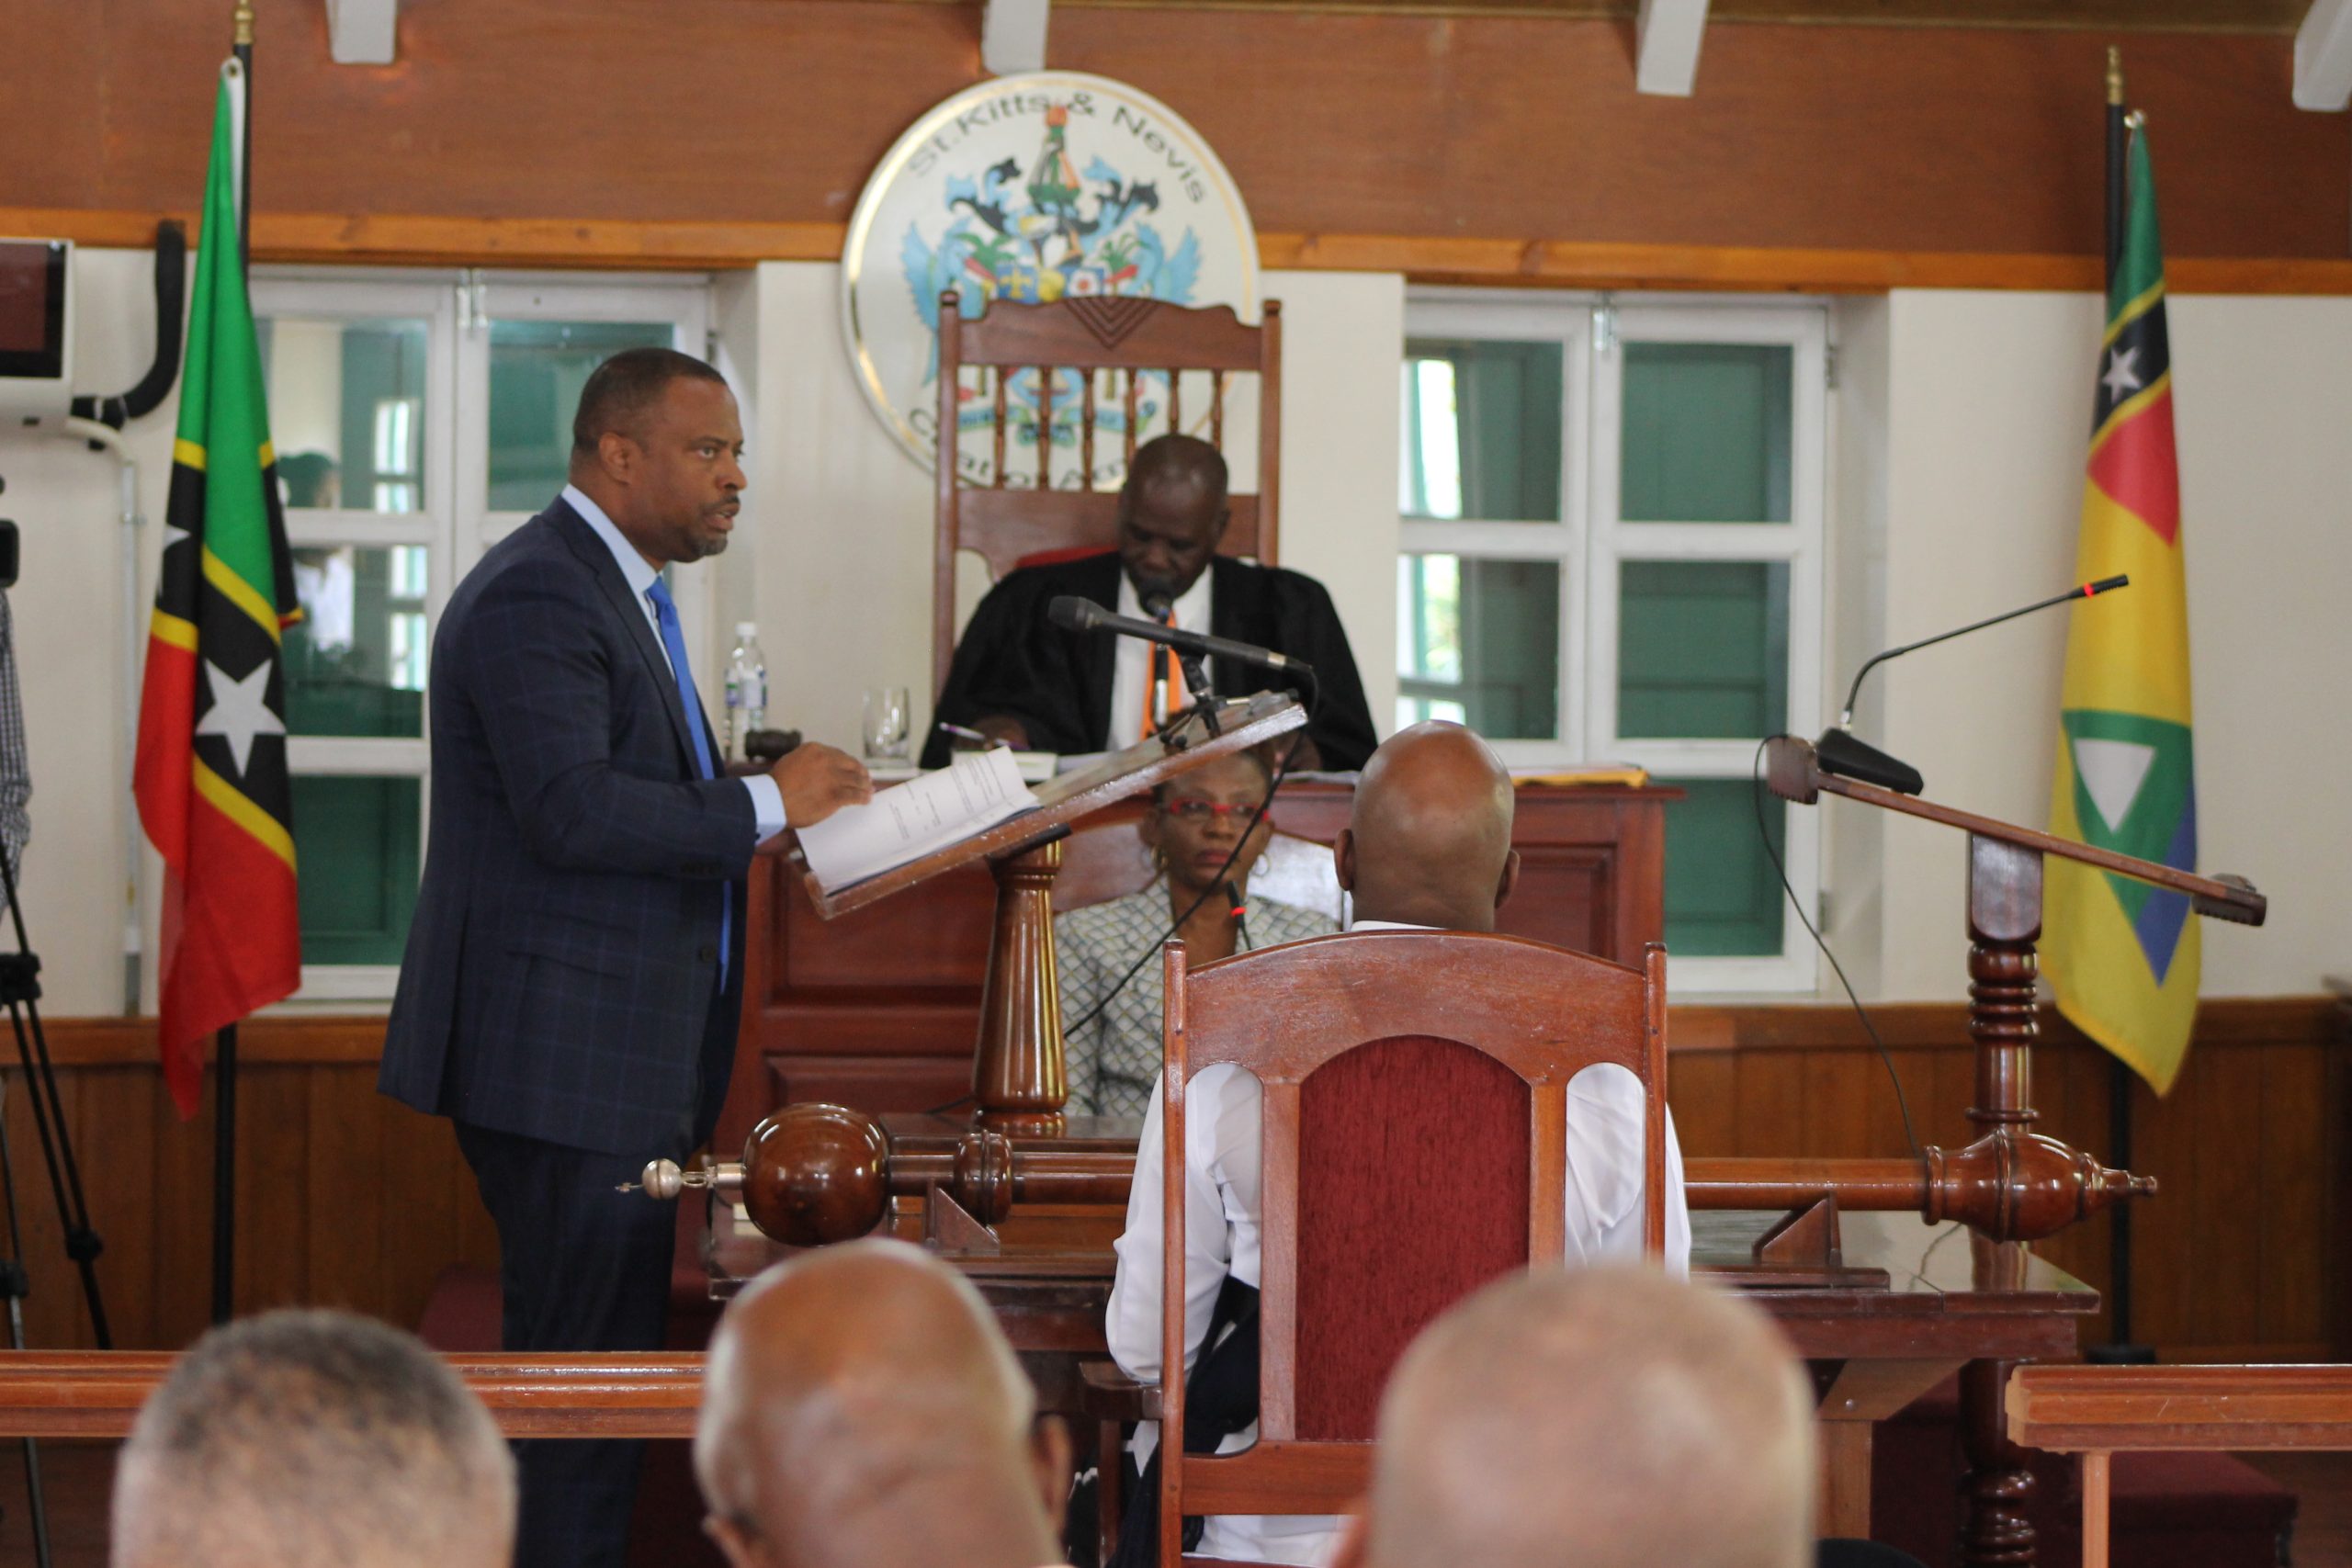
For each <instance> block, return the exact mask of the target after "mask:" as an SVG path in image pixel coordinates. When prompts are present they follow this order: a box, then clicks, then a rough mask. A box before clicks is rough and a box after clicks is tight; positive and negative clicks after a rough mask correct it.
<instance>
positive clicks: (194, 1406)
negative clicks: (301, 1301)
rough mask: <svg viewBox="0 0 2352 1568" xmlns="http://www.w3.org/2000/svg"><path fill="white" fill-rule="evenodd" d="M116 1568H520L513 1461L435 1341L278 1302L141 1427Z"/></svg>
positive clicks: (121, 1483) (219, 1344) (168, 1385)
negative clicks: (279, 1307)
mask: <svg viewBox="0 0 2352 1568" xmlns="http://www.w3.org/2000/svg"><path fill="white" fill-rule="evenodd" d="M113 1534H114V1548H113V1563H114V1568H315V1565H317V1564H319V1563H326V1562H332V1563H335V1564H338V1565H341V1568H505V1565H506V1563H507V1562H508V1560H509V1559H510V1558H511V1557H512V1555H513V1552H514V1547H515V1461H514V1458H513V1455H512V1452H511V1451H510V1450H508V1448H507V1446H506V1444H505V1443H504V1441H503V1440H502V1439H501V1438H500V1437H499V1435H498V1428H497V1427H495V1426H494V1425H492V1422H491V1418H490V1413H489V1412H488V1411H486V1410H484V1409H483V1408H482V1406H481V1401H479V1400H477V1399H476V1398H475V1397H474V1396H473V1394H472V1393H470V1392H469V1391H468V1390H467V1388H466V1386H465V1384H464V1383H462V1382H459V1381H458V1376H457V1374H456V1373H454V1372H452V1371H450V1370H449V1369H448V1368H447V1366H445V1365H444V1364H443V1363H442V1362H441V1361H440V1359H438V1358H436V1357H435V1355H434V1354H433V1353H432V1352H431V1351H430V1350H427V1349H426V1348H424V1346H423V1345H422V1344H420V1343H418V1342H417V1341H416V1340H415V1339H413V1338H412V1337H410V1336H408V1335H406V1334H402V1333H401V1332H400V1331H399V1330H398V1329H395V1328H391V1327H389V1326H387V1325H384V1324H381V1323H378V1322H376V1321H374V1320H373V1319H370V1318H364V1317H357V1316H355V1315H352V1314H347V1313H334V1312H274V1313H268V1314H264V1315H262V1316H260V1317H254V1318H248V1319H246V1320H245V1321H243V1322H242V1323H234V1324H231V1325H229V1326H227V1327H225V1328H219V1329H215V1330H213V1331H212V1332H211V1333H209V1334H208V1335H206V1336H205V1337H203V1338H202V1339H199V1340H198V1341H197V1343H196V1347H195V1348H193V1349H191V1350H190V1351H188V1353H187V1355H186V1356H184V1357H182V1358H181V1359H180V1360H179V1363H178V1365H176V1366H175V1367H174V1368H173V1370H172V1373H171V1375H170V1376H169V1377H168V1378H166V1379H164V1383H163V1386H162V1387H160V1388H158V1389H157V1390H156V1391H155V1393H154V1396H153V1398H151V1399H149V1400H148V1402H147V1405H146V1408H145V1409H143V1410H141V1412H140V1413H139V1420H138V1422H137V1424H136V1425H134V1426H133V1427H131V1432H130V1441H129V1442H128V1443H126V1444H125V1445H124V1446H123V1450H122V1457H121V1460H120V1461H119V1465H118V1467H117V1471H116V1477H115V1493H114V1531H113Z"/></svg>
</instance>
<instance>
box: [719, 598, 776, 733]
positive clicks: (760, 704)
mask: <svg viewBox="0 0 2352 1568" xmlns="http://www.w3.org/2000/svg"><path fill="white" fill-rule="evenodd" d="M767 726H768V660H767V655H766V654H764V653H762V652H761V651H760V639H759V637H758V636H757V628H756V627H754V626H752V623H751V622H749V621H738V622H736V623H735V647H734V649H733V650H732V651H731V652H729V654H728V655H727V754H728V756H729V757H731V758H734V759H735V760H737V761H742V760H743V758H744V756H745V753H744V750H743V739H744V737H746V736H748V735H750V734H751V733H752V731H753V730H754V729H765V728H767Z"/></svg>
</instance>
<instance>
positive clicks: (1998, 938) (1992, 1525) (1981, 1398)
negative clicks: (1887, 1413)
mask: <svg viewBox="0 0 2352 1568" xmlns="http://www.w3.org/2000/svg"><path fill="white" fill-rule="evenodd" d="M2040 940H2041V851H2039V850H2034V849H2028V848H2026V847H2024V846H2023V845H2020V844H2013V843H2005V842H2003V841H2001V840H1997V839H1992V838H1987V837H1985V835H1983V834H1981V833H1971V834H1970V835H1969V837H1968V941H1969V947H1968V982H1969V983H1968V1032H1969V1037H1970V1038H1971V1039H1972V1040H1973V1041H1974V1042H1975V1045H1976V1093H1975V1097H1974V1100H1973V1103H1972V1104H1971V1105H1970V1106H1969V1108H1968V1120H1969V1121H1970V1122H1972V1123H1973V1125H1974V1126H1975V1128H1976V1132H1977V1134H1978V1137H1979V1138H1980V1139H1982V1138H1985V1137H1999V1138H2004V1139H2006V1138H2010V1137H2017V1136H2020V1135H2022V1134H2025V1133H2027V1132H2028V1131H2030V1129H2031V1127H2032V1124H2033V1122H2034V1121H2035V1119H2036V1117H2037V1114H2038V1113H2037V1112H2036V1111H2034V1110H2033V1043H2034V1039H2035V1036H2036V1035H2037V1034H2038V1033H2039V1032H2040V1028H2041V1026H2040V1023H2039V1022H2038V1021H2037V1017H2036V1012H2035V1002H2034V994H2033V981H2034V975H2035V973H2036V971H2037V968H2038V966H2039V965H2038V962H2037V960H2036V957H2035V954H2034V943H2035V942H2038V941H2040ZM2002 1174H2003V1175H2004V1177H2008V1176H2009V1175H2010V1173H2009V1172H2003V1173H2002ZM2004 1228H2007V1227H2004ZM1969 1239H1970V1243H1971V1247H1972V1250H1973V1265H1974V1267H1973V1273H1974V1275H1975V1276H1976V1280H1977V1283H1978V1285H1979V1287H1980V1288H1983V1289H1994V1288H1997V1287H1999V1286H2002V1285H2004V1284H2013V1283H2014V1282H2016V1281H2018V1280H2022V1279H2023V1278H2024V1274H2025V1259H2026V1244H2025V1243H2024V1242H2022V1241H2016V1240H2007V1239H2002V1238H2000V1237H1999V1236H1998V1235H1985V1234H1984V1233H1983V1232H1981V1231H1980V1232H1978V1233H1977V1234H1976V1235H1972V1236H1971V1237H1970V1238H1969ZM2016 1366H2017V1363H2016V1362H2014V1361H1971V1362H1970V1363H1969V1364H1968V1365H1967V1367H1965V1368H1964V1369H1962V1374H1961V1384H1960V1390H1961V1426H1962V1435H1963V1438H1964V1440H1965V1442H1966V1445H1967V1450H1968V1467H1969V1468H1968V1483H1967V1490H1966V1494H1965V1503H1966V1508H1965V1512H1964V1516H1963V1517H1962V1522H1961V1540H1960V1547H1961V1561H1962V1562H1964V1563H1966V1564H1968V1565H1969V1568H1995V1565H1996V1564H1997V1565H2000V1568H2011V1565H2016V1568H2025V1565H2029V1564H2031V1563H2033V1562H2035V1561H2036V1560H2037V1556H2038V1551H2039V1548H2038V1545H2037V1543H2036V1541H2035V1540H2034V1529H2033V1525H2032V1524H2031V1522H2030V1521H2029V1520H2028V1519H2027V1517H2026V1516H2025V1507H2026V1504H2027V1503H2028V1501H2029V1500H2030V1498H2031V1497H2032V1495H2033V1486H2034V1482H2033V1472H2031V1471H2030V1470H2028V1469H2027V1468H2026V1456H2025V1453H2024V1451H2023V1450H2020V1449H2019V1448H2018V1446H2017V1445H2016V1444H2015V1443H2013V1442H2011V1441H2010V1440H2009V1436H2008V1431H2007V1427H2006V1425H2005V1424H2004V1421H2003V1416H2002V1392H2003V1389H2004V1387H2005V1386H2006V1385H2007V1382H2008V1379H2009V1373H2010V1372H2011V1371H2013V1370H2014V1369H2015V1368H2016Z"/></svg>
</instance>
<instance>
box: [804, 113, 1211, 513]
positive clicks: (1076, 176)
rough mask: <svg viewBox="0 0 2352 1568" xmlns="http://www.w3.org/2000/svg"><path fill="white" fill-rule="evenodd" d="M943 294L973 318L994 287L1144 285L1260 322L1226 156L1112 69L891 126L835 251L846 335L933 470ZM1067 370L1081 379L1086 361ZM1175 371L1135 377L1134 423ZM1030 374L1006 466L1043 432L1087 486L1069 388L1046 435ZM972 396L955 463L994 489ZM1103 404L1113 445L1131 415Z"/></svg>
mask: <svg viewBox="0 0 2352 1568" xmlns="http://www.w3.org/2000/svg"><path fill="white" fill-rule="evenodd" d="M950 290H953V291H954V292H955V293H956V296H957V298H958V299H959V300H960V301H961V303H962V309H963V313H964V315H965V316H966V317H967V318H969V317H972V316H977V315H978V314H979V313H980V311H981V310H982V308H983V307H984V306H985V305H986V304H987V303H988V302H989V300H991V299H1014V300H1021V301H1023V302H1032V303H1034V302H1051V301H1053V300H1057V299H1081V298H1084V297H1087V296H1115V295H1134V296H1142V297H1145V298H1148V299H1163V300H1166V301H1168V302H1170V303H1171V304H1179V305H1193V306H1200V305H1231V306H1232V307H1233V308H1234V309H1235V310H1236V311H1238V312H1239V313H1240V314H1241V315H1242V316H1243V317H1244V318H1245V319H1250V318H1253V317H1254V316H1255V315H1256V313H1257V308H1258V241H1257V235H1256V233H1255V232H1254V231H1252V230H1251V228H1250V214H1249V212H1248V210H1247V209H1244V208H1243V206H1242V205H1241V195H1240V192H1239V191H1238V190H1236V189H1235V188H1234V185H1233V178H1232V176H1231V175H1227V173H1226V171H1225V165H1224V164H1221V163H1219V162H1218V161H1217V156H1216V153H1215V152H1211V151H1210V149H1209V146H1208V143H1207V142H1205V141H1203V140H1201V137H1200V135H1199V133H1197V132H1196V131H1194V130H1193V128H1192V127H1191V126H1189V125H1186V124H1185V123H1184V122H1183V121H1182V119H1179V118H1177V117H1176V115H1175V114H1174V113H1173V112H1172V111H1171V110H1170V109H1169V108H1168V107H1167V106H1166V105H1164V104H1161V103H1160V102H1159V101H1158V100H1157V99H1154V98H1152V97H1150V96H1148V95H1146V94H1144V93H1140V92H1137V91H1136V89H1135V88H1133V87H1130V86H1127V85H1125V84H1124V83H1120V82H1114V81H1112V80H1110V79H1109V78H1108V77H1103V76H1090V75H1085V74H1081V73H1077V72H1069V71H1041V72H1034V73H1028V74H1024V75H1018V76H1003V77H999V78H996V79H994V80H991V81H988V82H983V83H981V84H979V85H977V86H974V87H970V88H967V90H965V91H964V92H961V93H958V94H956V96H954V97H952V98H949V99H948V100H947V101H946V102H944V103H943V104H941V105H939V106H938V107H936V108H934V109H933V110H932V111H931V112H930V113H928V114H926V115H924V116H923V117H922V119H920V120H918V121H916V122H915V124H914V126H913V128H912V129H910V130H908V131H907V133H906V134H905V135H903V136H901V137H900V138H899V141H898V143H897V145H895V146H893V147H892V148H891V149H890V152H889V153H888V156H886V157H885V158H884V159H883V160H882V163H881V165H880V166H879V167H878V168H876V170H875V172H874V176H873V178H872V179H870V180H869V181H867V182H866V186H865V194H864V195H863V196H861V197H859V198H858V203H857V210H856V212H855V214H854V216H853V217H852V219H851V220H850V226H849V243H848V245H847V247H846V248H845V249H844V251H843V253H842V334H843V336H844V337H845V339H846V340H847V343H848V346H849V350H850V353H851V355H852V356H853V357H854V359H855V361H856V363H857V370H858V379H859V381H860V383H861V384H862V385H863V386H864V387H865V395H866V398H867V400H869V401H871V402H872V403H873V405H874V411H875V412H876V414H878V415H879V416H880V417H881V420H882V423H884V424H886V425H888V427H889V428H890V430H891V431H892V432H893V433H894V434H896V435H897V436H898V437H899V441H900V442H902V443H903V444H904V445H905V446H906V448H907V450H908V452H909V453H910V455H912V456H913V457H915V458H916V460H917V461H919V462H921V463H922V465H923V466H924V467H925V468H929V467H930V466H931V464H932V459H933V451H934V444H935V442H936V441H937V438H938V435H937V422H938V407H939V387H938V364H939V360H938V347H937V332H938V322H939V310H940V299H941V296H942V295H944V294H945V293H947V292H948V291H950ZM1063 374H1064V377H1065V378H1067V379H1068V380H1069V382H1070V383H1071V385H1072V386H1075V384H1076V378H1077V372H1075V371H1069V372H1064V373H1063ZM1166 380H1167V378H1165V377H1164V376H1159V375H1155V374H1152V373H1146V374H1145V376H1144V377H1143V378H1142V381H1141V385H1140V388H1139V393H1140V397H1139V402H1138V406H1137V409H1136V423H1137V425H1138V427H1139V428H1145V429H1148V428H1149V427H1150V426H1151V425H1152V423H1153V422H1154V416H1155V415H1159V417H1160V418H1161V419H1162V420H1164V417H1165V416H1164V414H1163V413H1162V412H1161V411H1162V409H1163V407H1164V405H1165V403H1166V400H1167V391H1168V389H1167V385H1166ZM1037 381H1038V378H1037V376H1036V374H1035V372H1030V371H1021V372H1014V373H1012V375H1010V376H1008V377H1007V378H1006V388H1005V389H1006V392H1007V394H1008V422H1007V423H1008V425H1009V427H1010V428H1009V434H1010V436H1011V439H1012V443H1013V444H1014V447H1015V449H1016V450H1018V451H1019V452H1020V453H1021V456H1020V457H1018V458H1016V457H1013V456H1012V454H1011V453H1008V455H1007V459H1006V465H1005V466H1006V467H1007V468H1013V467H1015V466H1016V463H1017V464H1018V465H1019V466H1020V467H1021V468H1023V469H1025V470H1026V471H1027V472H1028V473H1035V471H1036V468H1035V464H1036V461H1037V446H1038V444H1039V441H1040V440H1041V438H1042V439H1044V440H1046V442H1047V443H1048V450H1049V452H1050V453H1051V462H1052V467H1053V482H1054V483H1055V484H1056V485H1057V486H1066V487H1070V488H1076V487H1079V486H1080V485H1082V484H1083V482H1084V480H1083V477H1082V476H1081V475H1080V473H1079V471H1078V469H1079V466H1080V458H1079V439H1078V437H1079V433H1078V431H1077V429H1076V420H1075V418H1074V417H1073V416H1072V414H1071V413H1070V412H1069V411H1071V410H1073V409H1074V408H1075V406H1076V399H1075V397H1074V396H1072V395H1070V393H1069V389H1067V388H1060V387H1057V389H1055V393H1056V395H1055V396H1054V398H1053V399H1052V400H1051V403H1050V405H1049V406H1050V407H1051V408H1052V410H1053V414H1054V417H1053V428H1052V429H1051V430H1050V431H1049V432H1045V433H1042V434H1041V432H1040V430H1039V428H1038V423H1037V419H1036V411H1037V409H1038V407H1039V404H1040V402H1041V401H1042V400H1041V398H1040V396H1039V394H1040V393H1041V391H1043V390H1045V389H1043V388H1041V387H1040V386H1039V385H1038V384H1037ZM962 398H963V400H964V402H965V403H966V404H967V408H968V412H967V414H966V415H965V416H964V418H963V420H962V421H961V422H960V423H962V424H963V426H964V427H965V428H967V429H968V430H970V431H971V432H973V437H972V438H971V439H970V440H968V441H967V449H966V451H965V454H964V457H963V461H962V463H961V465H960V466H961V468H963V469H964V471H965V472H966V474H967V477H968V478H971V479H976V480H978V481H979V482H982V483H985V482H987V481H988V480H989V479H990V478H992V477H993V474H992V462H993V460H992V457H991V455H990V450H991V449H990V445H989V441H988V440H987V439H985V432H986V427H987V424H988V422H989V417H990V413H989V407H988V406H987V405H986V404H984V403H983V402H982V401H981V400H979V398H978V393H977V392H976V390H975V389H973V388H971V387H967V388H965V389H963V393H962ZM1107 401H1108V402H1109V403H1110V404H1111V405H1112V406H1108V407H1104V408H1103V409H1102V411H1101V412H1100V413H1099V415H1098V417H1097V421H1096V425H1095V429H1096V432H1097V434H1098V435H1108V436H1110V437H1111V438H1112V439H1113V441H1114V448H1113V449H1114V450H1115V449H1116V445H1115V444H1116V438H1117V437H1118V436H1119V435H1120V434H1124V428H1125V427H1124V424H1123V423H1122V422H1123V421H1124V420H1125V408H1124V406H1123V404H1122V402H1121V400H1116V399H1114V400H1107ZM1193 406H1194V407H1198V406H1199V405H1198V404H1194V405H1193ZM1187 412H1191V411H1190V410H1188V411H1187ZM1187 423H1190V422H1189V421H1188V422H1187ZM1098 463H1099V459H1098ZM1104 477H1105V476H1104V475H1103V473H1102V472H1101V471H1100V470H1099V468H1098V472H1097V475H1096V478H1097V480H1098V482H1099V481H1100V480H1101V479H1103V478H1104Z"/></svg>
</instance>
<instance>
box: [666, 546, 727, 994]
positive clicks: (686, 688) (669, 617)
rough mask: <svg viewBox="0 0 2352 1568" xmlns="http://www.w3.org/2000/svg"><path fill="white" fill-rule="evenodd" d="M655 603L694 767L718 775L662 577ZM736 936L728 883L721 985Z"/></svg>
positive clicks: (721, 928)
mask: <svg viewBox="0 0 2352 1568" xmlns="http://www.w3.org/2000/svg"><path fill="white" fill-rule="evenodd" d="M645 596H646V597H647V598H648V599H650V600H651V601H652V602H653V620H654V624H655V625H656V626H660V627H661V628H662V648H663V649H665V650H666V651H667V652H668V653H669V655H670V674H671V676H672V678H673V679H674V680H675V681H676V682H678V700H679V701H680V702H682V703H684V704H685V705H686V732H687V733H688V734H690V735H692V736H693V737H694V742H695V771H696V772H697V773H700V774H701V776H702V777H704V778H716V777H717V776H718V775H717V774H716V773H713V772H712V771H711V765H710V731H708V730H707V729H705V728H703V722H702V698H701V697H700V696H699V695H697V694H695V673H694V671H692V670H690V669H688V668H687V667H686V637H685V634H684V632H682V631H680V630H679V629H678V603H677V601H676V600H674V599H673V598H671V597H670V585H669V584H668V583H666V582H664V581H662V580H661V579H660V578H658V577H657V578H655V579H654V580H653V586H652V587H650V588H649V589H647V590H646V591H645ZM734 935H735V889H734V887H733V886H731V885H729V884H727V883H721V884H719V887H718V988H719V989H720V990H722V991H723V990H725V989H726V988H727V955H728V954H729V953H730V952H732V951H733V946H732V941H733V938H734Z"/></svg>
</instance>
